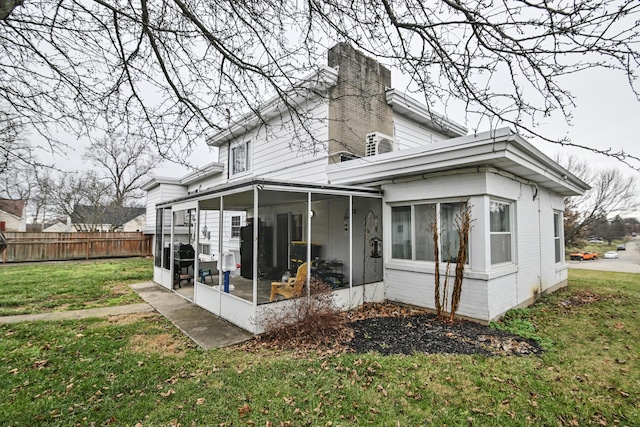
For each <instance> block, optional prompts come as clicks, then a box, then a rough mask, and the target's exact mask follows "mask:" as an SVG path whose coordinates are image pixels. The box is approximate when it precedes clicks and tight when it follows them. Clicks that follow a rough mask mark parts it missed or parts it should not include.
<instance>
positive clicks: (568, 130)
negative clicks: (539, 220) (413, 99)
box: [41, 67, 640, 216]
mask: <svg viewBox="0 0 640 427" xmlns="http://www.w3.org/2000/svg"><path fill="white" fill-rule="evenodd" d="M392 76H394V81H393V85H394V87H396V88H398V89H400V90H403V85H402V77H401V76H397V71H395V70H393V67H392ZM564 83H565V85H566V86H567V88H568V89H569V90H570V91H571V92H572V93H573V95H574V96H575V97H576V100H575V102H576V104H577V107H576V108H575V110H574V111H573V115H574V117H573V120H572V125H571V126H569V125H567V124H566V123H565V121H564V119H563V118H562V116H561V115H560V114H556V115H555V116H552V117H550V118H549V120H548V121H547V122H546V123H543V124H541V126H540V127H539V129H538V130H539V131H540V132H542V133H543V134H545V135H547V136H548V137H550V138H554V139H560V138H562V137H563V136H565V135H568V136H569V137H570V138H571V140H572V141H573V142H575V143H577V144H581V145H586V146H589V147H598V148H601V149H606V148H609V147H610V148H612V150H614V151H618V150H620V149H624V150H625V151H627V152H629V153H632V154H634V155H636V156H640V141H638V139H639V138H640V102H638V100H636V99H635V97H634V95H633V93H632V92H631V90H630V88H629V86H628V83H627V82H626V81H625V80H624V78H623V76H622V75H620V74H614V73H612V72H610V71H606V70H589V71H585V72H582V73H578V74H576V75H573V76H571V77H570V78H567V79H566V80H565V82H564ZM458 110H459V111H454V109H453V108H452V109H450V110H449V116H450V118H451V119H453V120H455V121H458V122H460V123H464V111H463V110H462V106H461V107H460V109H458ZM480 130H486V129H480ZM530 141H531V142H533V143H534V144H535V145H536V147H538V148H539V149H540V150H541V151H543V152H544V153H545V154H547V155H548V156H550V157H552V158H553V157H554V155H555V153H557V152H563V153H575V154H576V155H577V156H578V157H579V158H583V159H586V160H588V161H589V162H591V163H592V164H593V165H594V166H596V167H598V168H608V167H618V168H621V170H622V171H623V172H624V173H625V174H628V175H633V176H635V177H636V179H637V180H638V182H639V183H640V172H637V171H633V170H632V169H630V168H628V167H626V166H625V165H623V164H621V163H619V162H617V161H615V160H613V159H611V158H607V157H605V156H602V155H596V154H593V153H590V152H588V151H586V150H580V149H572V148H567V147H561V146H559V145H557V144H552V143H548V142H544V141H536V140H530ZM69 144H70V145H71V146H72V147H73V149H72V151H71V152H70V153H69V154H68V156H67V158H62V157H59V156H56V157H54V158H53V162H55V164H56V165H57V166H58V167H59V168H61V169H63V170H76V169H78V168H79V167H82V166H85V167H88V166H89V165H87V164H86V162H82V161H81V156H82V153H83V152H84V149H85V148H86V144H85V143H83V142H81V141H69ZM211 150H212V149H210V148H209V147H208V146H207V145H206V143H205V141H204V138H203V139H202V140H201V141H200V142H199V146H198V147H197V148H196V152H195V153H194V154H193V155H192V157H191V159H197V160H193V162H194V163H196V164H198V165H199V166H202V165H205V164H207V163H210V162H212V161H214V160H215V157H214V156H215V155H214V154H212V153H211ZM41 158H42V159H43V160H46V161H51V160H52V158H51V156H50V155H46V154H42V156H41ZM187 172H188V170H187V169H185V168H182V167H180V166H177V165H175V164H171V163H168V162H165V163H164V164H163V166H162V167H161V168H158V169H157V170H156V172H155V174H156V175H157V176H174V177H180V176H182V175H184V174H186V173H187ZM638 216H640V213H638Z"/></svg>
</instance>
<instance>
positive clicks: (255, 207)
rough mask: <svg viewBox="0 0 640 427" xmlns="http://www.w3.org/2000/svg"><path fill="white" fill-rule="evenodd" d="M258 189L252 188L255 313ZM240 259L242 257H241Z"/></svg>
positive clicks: (255, 302)
mask: <svg viewBox="0 0 640 427" xmlns="http://www.w3.org/2000/svg"><path fill="white" fill-rule="evenodd" d="M258 193H259V192H258V187H256V186H254V187H253V212H254V214H253V307H254V313H255V307H257V306H258V263H259V261H258V258H260V253H259V252H258V246H259V245H258V225H259V222H260V212H259V211H258V201H259V196H258ZM241 258H242V257H241Z"/></svg>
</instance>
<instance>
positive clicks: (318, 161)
mask: <svg viewBox="0 0 640 427" xmlns="http://www.w3.org/2000/svg"><path fill="white" fill-rule="evenodd" d="M310 114H311V115H312V116H313V118H312V119H309V120H308V122H307V124H306V125H307V126H308V129H307V130H298V131H297V132H295V130H294V128H293V126H294V124H293V123H291V121H290V120H288V121H282V120H280V121H278V122H275V123H270V126H271V127H270V128H269V131H268V134H267V132H266V131H265V130H264V129H262V130H261V131H260V132H258V134H257V136H256V138H255V139H254V141H255V143H254V148H253V167H252V173H253V175H254V176H258V177H261V178H273V179H281V180H292V181H305V182H313V183H317V182H326V181H327V177H326V167H327V156H328V153H327V147H326V143H327V137H328V122H327V120H326V119H325V118H326V117H327V105H325V104H317V105H315V106H314V107H313V111H312V112H311V113H310ZM312 136H313V137H312ZM363 144H364V142H363Z"/></svg>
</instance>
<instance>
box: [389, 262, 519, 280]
mask: <svg viewBox="0 0 640 427" xmlns="http://www.w3.org/2000/svg"><path fill="white" fill-rule="evenodd" d="M452 267H454V268H452V269H450V270H449V275H450V276H453V275H454V274H455V266H454V265H453V264H452ZM467 268H469V265H466V266H465V269H467ZM385 269H390V270H402V271H410V272H413V273H422V274H433V273H434V271H435V264H434V263H433V262H424V261H409V260H399V259H394V260H391V261H389V262H387V263H385ZM446 269H447V267H446V264H440V274H441V275H444V274H445V272H446ZM517 272H518V266H517V265H515V264H508V265H504V266H501V267H499V268H494V269H492V270H491V271H489V272H481V271H473V270H465V272H464V277H465V278H466V279H477V280H493V279H497V278H499V277H504V276H509V275H512V274H515V273H517Z"/></svg>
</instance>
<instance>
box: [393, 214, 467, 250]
mask: <svg viewBox="0 0 640 427" xmlns="http://www.w3.org/2000/svg"><path fill="white" fill-rule="evenodd" d="M465 207H466V202H462V203H460V202H457V203H423V204H415V205H410V206H396V207H392V208H391V226H392V231H391V245H392V247H391V257H392V258H396V259H410V260H416V261H435V242H434V240H433V227H437V230H438V233H439V235H438V243H439V247H438V249H439V253H440V261H443V262H447V261H450V262H453V263H455V262H456V260H457V258H458V248H459V247H460V237H459V235H458V230H456V218H457V216H458V215H459V212H460V210H461V209H462V208H465ZM437 212H439V215H437V214H436V213H437ZM467 259H468V256H467Z"/></svg>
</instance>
